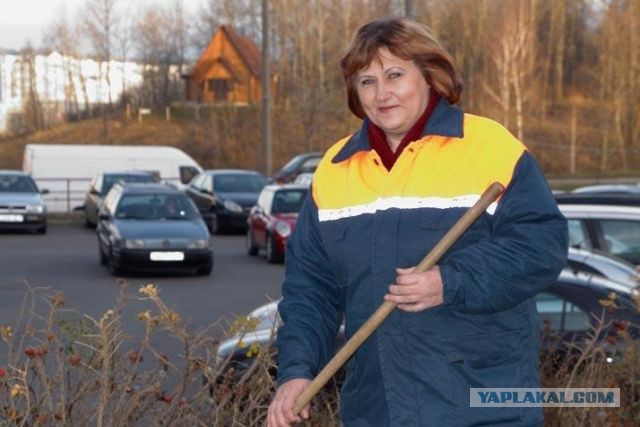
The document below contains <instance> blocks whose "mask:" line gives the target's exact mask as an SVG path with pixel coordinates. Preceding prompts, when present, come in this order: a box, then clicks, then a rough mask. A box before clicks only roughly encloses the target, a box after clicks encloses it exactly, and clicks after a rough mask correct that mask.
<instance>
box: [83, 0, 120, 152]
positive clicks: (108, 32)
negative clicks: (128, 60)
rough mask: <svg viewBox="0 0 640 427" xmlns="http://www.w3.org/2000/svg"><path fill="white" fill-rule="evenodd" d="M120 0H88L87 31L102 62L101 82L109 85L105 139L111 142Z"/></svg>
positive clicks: (105, 115)
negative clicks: (110, 125)
mask: <svg viewBox="0 0 640 427" xmlns="http://www.w3.org/2000/svg"><path fill="white" fill-rule="evenodd" d="M118 1H119V0H87V3H86V5H85V14H86V20H85V29H86V33H87V35H88V36H89V40H90V41H91V45H92V47H93V51H94V54H95V55H96V56H97V58H98V60H99V61H100V63H101V64H100V72H101V73H103V69H104V76H103V78H102V79H101V80H103V81H105V82H106V85H107V108H105V107H104V106H103V108H102V123H103V134H102V136H103V139H104V141H105V142H108V141H109V123H108V122H109V116H108V115H109V110H111V104H112V99H111V59H112V57H113V50H114V36H115V29H116V28H117V27H118V22H117V21H118V18H119V17H118V15H117V12H116V6H117V3H118Z"/></svg>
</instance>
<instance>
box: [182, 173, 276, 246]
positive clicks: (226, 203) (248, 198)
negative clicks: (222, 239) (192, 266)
mask: <svg viewBox="0 0 640 427" xmlns="http://www.w3.org/2000/svg"><path fill="white" fill-rule="evenodd" d="M266 183H267V180H266V178H265V177H264V175H262V174H261V173H260V172H256V171H252V170H243V169H213V170H207V171H204V172H203V173H201V174H200V175H198V176H196V177H195V178H194V179H193V180H192V181H191V182H190V183H189V186H188V187H187V189H186V193H187V195H188V196H189V197H190V198H191V200H193V202H194V203H195V204H196V206H197V207H198V210H199V211H200V213H201V214H202V217H203V218H204V220H205V222H206V223H207V225H208V226H209V229H210V230H211V232H212V233H214V234H218V233H222V232H226V231H229V230H241V231H245V230H246V229H247V216H248V215H249V211H250V210H251V208H252V207H253V205H255V204H256V201H257V200H258V195H259V194H260V191H262V188H263V187H264V186H265V184H266Z"/></svg>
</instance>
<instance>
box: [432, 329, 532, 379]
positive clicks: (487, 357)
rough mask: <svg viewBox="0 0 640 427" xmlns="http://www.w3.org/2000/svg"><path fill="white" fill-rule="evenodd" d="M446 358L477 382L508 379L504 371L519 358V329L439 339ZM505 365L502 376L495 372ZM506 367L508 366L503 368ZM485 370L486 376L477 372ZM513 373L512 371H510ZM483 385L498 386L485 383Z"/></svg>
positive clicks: (520, 339) (521, 345)
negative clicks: (463, 369) (464, 370)
mask: <svg viewBox="0 0 640 427" xmlns="http://www.w3.org/2000/svg"><path fill="white" fill-rule="evenodd" d="M441 344H442V349H443V351H444V354H445V357H446V359H447V361H448V362H449V363H451V364H454V365H457V366H459V367H464V368H465V369H466V370H467V372H466V373H467V375H469V379H471V380H476V381H477V382H479V383H484V382H486V381H491V380H492V379H493V380H496V381H499V382H509V381H511V380H512V379H513V376H512V377H511V378H507V376H509V375H510V374H507V371H508V370H509V369H511V368H512V367H513V366H512V365H518V362H519V361H521V360H522V358H523V347H524V346H523V343H522V338H521V333H520V331H519V330H507V331H500V332H492V333H486V334H474V335H460V336H453V337H443V338H441ZM503 367H504V368H505V369H504V372H505V376H504V377H503V376H501V375H497V376H496V374H499V373H500V372H501V371H503V370H502V369H501V368H503ZM507 367H509V368H507ZM485 368H486V369H487V371H490V372H488V375H487V376H485V375H483V373H482V372H481V371H482V370H484V369H485ZM513 373H515V372H513ZM486 387H499V386H498V385H491V384H488V385H486Z"/></svg>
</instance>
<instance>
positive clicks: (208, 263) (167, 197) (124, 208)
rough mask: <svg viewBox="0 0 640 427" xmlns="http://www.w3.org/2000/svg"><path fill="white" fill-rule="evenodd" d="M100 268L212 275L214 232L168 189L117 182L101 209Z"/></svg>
mask: <svg viewBox="0 0 640 427" xmlns="http://www.w3.org/2000/svg"><path fill="white" fill-rule="evenodd" d="M96 232H97V234H98V246H99V253H100V263H101V264H103V265H106V266H107V267H108V268H109V270H110V271H111V273H112V274H114V275H118V274H120V273H121V272H122V271H123V270H191V271H195V272H196V273H197V274H202V275H206V274H209V273H211V269H212V267H213V251H212V249H211V241H210V236H209V231H208V230H207V226H206V225H205V223H204V221H203V220H202V217H201V216H200V214H199V213H198V210H197V209H196V207H195V206H194V205H193V202H191V200H189V198H188V197H187V196H186V195H185V194H184V193H182V192H181V191H179V190H177V189H176V188H174V187H172V186H169V185H165V184H126V183H116V184H115V185H114V186H113V188H112V189H111V191H109V193H108V194H107V196H106V197H105V200H104V204H103V205H102V208H101V209H100V214H99V221H98V226H97V228H96Z"/></svg>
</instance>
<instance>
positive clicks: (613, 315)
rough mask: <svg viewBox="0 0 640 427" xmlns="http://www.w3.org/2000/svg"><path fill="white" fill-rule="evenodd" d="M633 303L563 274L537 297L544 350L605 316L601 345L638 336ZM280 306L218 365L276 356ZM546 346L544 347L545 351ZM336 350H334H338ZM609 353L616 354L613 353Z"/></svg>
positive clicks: (267, 311) (624, 292) (596, 283)
mask: <svg viewBox="0 0 640 427" xmlns="http://www.w3.org/2000/svg"><path fill="white" fill-rule="evenodd" d="M612 294H614V295H615V301H616V305H617V308H615V309H609V310H603V305H602V301H606V300H613V299H614V298H612ZM634 298H638V289H637V288H629V287H628V286H627V285H625V284H620V283H617V282H615V281H612V280H609V279H607V278H604V277H600V276H596V275H593V274H589V273H584V272H580V271H573V270H571V269H565V270H564V271H562V273H561V274H560V276H559V277H558V278H557V279H556V281H555V282H554V283H553V284H552V285H551V286H549V287H548V288H547V289H546V290H545V291H544V292H541V293H539V294H538V295H536V297H535V302H536V307H537V309H538V316H539V322H540V325H541V327H542V328H545V329H546V331H547V333H548V335H549V336H550V337H554V339H553V340H548V341H545V342H544V343H543V348H545V349H546V350H548V351H549V350H551V351H552V350H556V349H558V348H559V345H564V346H565V347H564V349H563V351H566V350H567V349H570V348H573V347H572V346H570V345H569V343H579V342H580V341H581V340H584V339H585V338H587V336H588V334H589V333H590V332H591V331H592V329H593V328H594V327H596V326H597V324H598V322H599V321H600V317H601V316H604V318H603V320H604V322H603V324H604V325H605V328H604V330H603V331H602V333H601V334H600V336H598V339H599V340H601V342H602V343H605V342H606V338H607V336H609V335H611V334H615V328H616V325H617V324H619V323H614V321H616V322H629V329H628V331H629V333H630V335H631V336H632V337H638V333H639V330H638V327H639V325H640V311H638V308H637V306H636V305H635V302H634V300H633V299H634ZM278 302H279V300H278V301H273V302H270V303H268V304H265V305H263V306H261V307H258V308H257V309H256V310H254V311H252V312H251V313H249V315H248V316H247V320H248V322H247V324H253V325H255V328H253V329H252V330H247V331H242V332H241V333H239V334H236V335H234V336H232V337H230V338H228V339H227V340H225V341H223V342H222V343H220V345H219V347H218V353H217V361H218V362H219V363H227V364H228V366H232V367H234V368H235V369H236V370H240V371H241V370H242V369H244V368H246V367H248V366H249V365H250V364H251V362H252V360H253V358H254V357H255V353H256V352H255V351H251V352H249V351H248V349H250V348H255V346H256V345H258V346H259V347H260V348H268V349H269V350H270V351H271V352H275V346H274V343H275V335H276V332H277V329H278V327H279V326H280V324H281V319H280V316H279V315H278ZM344 342H345V338H344V328H343V327H342V326H341V328H340V330H339V331H338V336H337V337H336V343H337V346H339V345H342V344H343V343H344ZM544 346H547V347H544ZM336 348H337V347H336ZM611 350H612V354H611V355H612V356H615V354H614V353H613V352H615V351H616V349H615V348H612V349H611Z"/></svg>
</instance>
